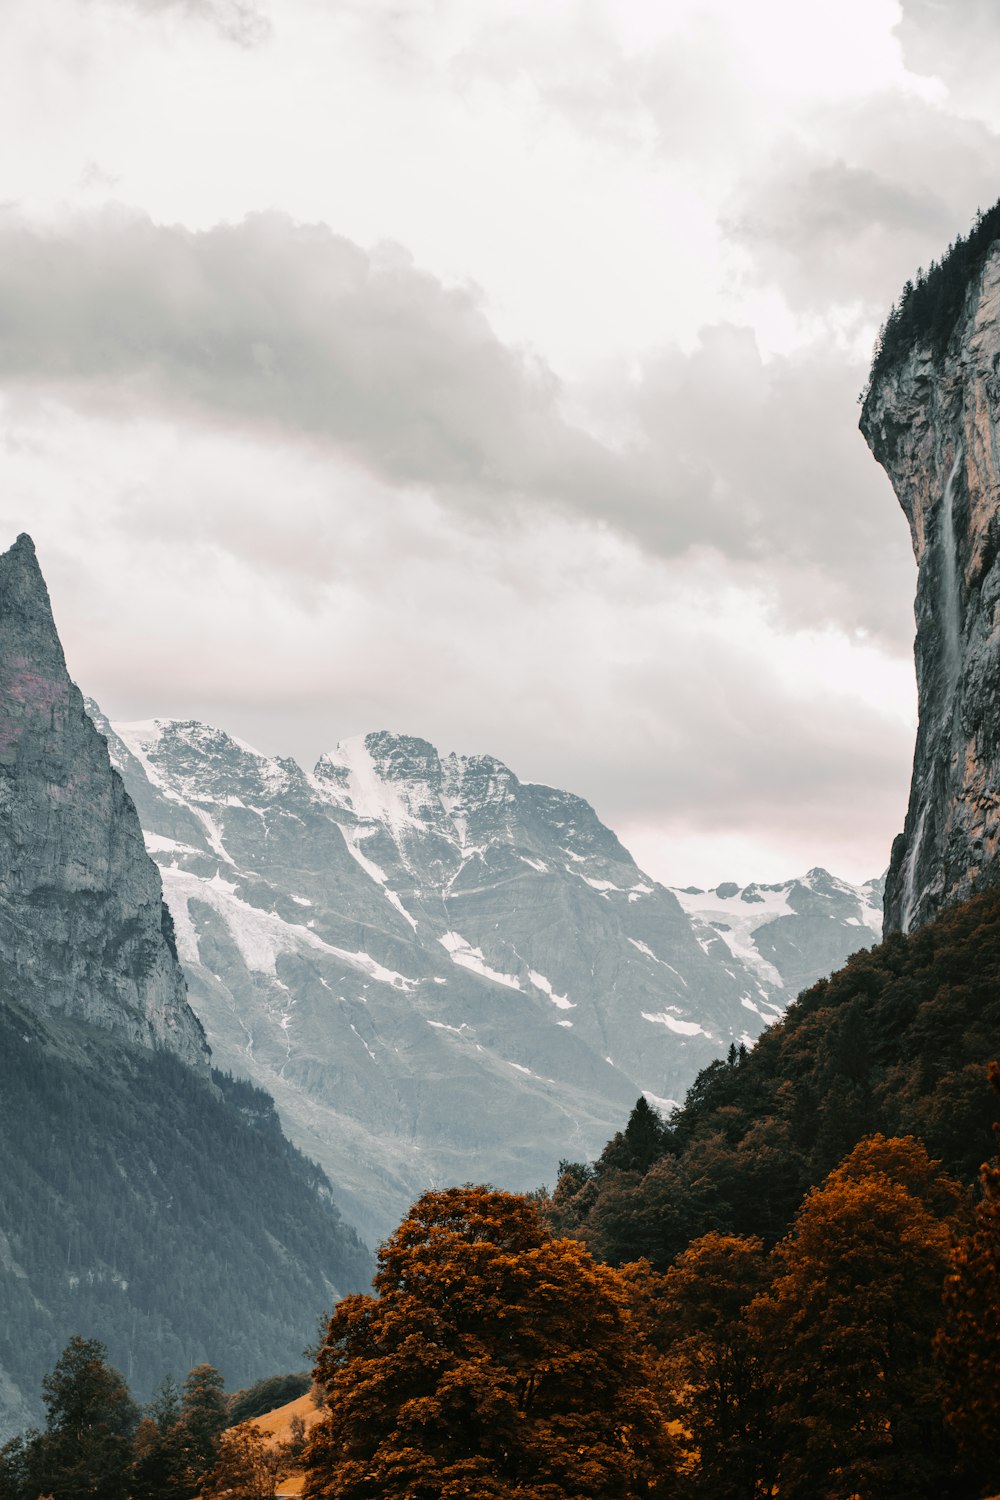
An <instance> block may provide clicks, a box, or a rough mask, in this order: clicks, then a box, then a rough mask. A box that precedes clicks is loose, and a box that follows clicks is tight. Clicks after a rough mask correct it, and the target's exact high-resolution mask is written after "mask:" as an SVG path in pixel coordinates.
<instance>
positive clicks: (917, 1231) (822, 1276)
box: [753, 1136, 963, 1500]
mask: <svg viewBox="0 0 1000 1500" xmlns="http://www.w3.org/2000/svg"><path fill="white" fill-rule="evenodd" d="M962 1202H963V1198H962V1193H961V1190H960V1189H959V1188H958V1186H957V1184H955V1183H954V1182H952V1181H951V1180H950V1179H949V1178H947V1177H945V1176H944V1175H943V1174H942V1173H941V1172H940V1170H939V1164H938V1163H936V1162H932V1161H931V1160H930V1159H929V1158H928V1156H927V1152H926V1151H925V1149H924V1147H923V1146H922V1145H921V1144H920V1142H918V1141H916V1140H913V1139H901V1140H892V1139H886V1138H885V1137H883V1136H875V1137H872V1138H871V1139H869V1140H866V1141H862V1142H861V1143H860V1144H859V1145H858V1146H856V1147H855V1149H854V1150H853V1151H852V1152H851V1153H850V1155H849V1156H848V1157H847V1158H846V1159H845V1161H844V1162H843V1163H842V1164H841V1165H840V1167H838V1168H837V1169H836V1170H835V1171H833V1172H831V1173H830V1175H829V1176H828V1177H827V1179H826V1180H825V1182H823V1183H822V1184H821V1185H820V1186H819V1187H818V1188H814V1189H813V1191H812V1192H811V1193H810V1194H809V1195H808V1197H807V1198H806V1200H805V1202H804V1204H803V1205H802V1208H801V1209H800V1211H799V1213H798V1216H797V1218H796V1220H795V1224H794V1226H793V1229H792V1232H791V1234H790V1235H789V1236H788V1237H787V1239H785V1240H784V1241H782V1243H781V1244H780V1245H779V1246H778V1247H777V1249H776V1250H775V1252H774V1258H775V1262H776V1269H777V1275H776V1278H775V1280H774V1282H773V1284H772V1287H771V1289H770V1291H769V1292H767V1293H766V1294H765V1295H764V1296H763V1297H762V1298H760V1299H759V1300H758V1302H757V1303H756V1304H755V1306H754V1309H753V1322H754V1325H755V1327H756V1329H757V1332H758V1334H759V1336H760V1339H761V1342H762V1348H763V1349H764V1351H765V1358H766V1364H767V1370H768V1377H769V1379H770V1380H771V1382H772V1384H773V1396H774V1402H775V1414H776V1417H777V1420H778V1424H779V1425H778V1444H779V1448H780V1449H781V1452H782V1457H781V1469H780V1474H779V1476H778V1490H779V1492H780V1494H781V1495H782V1497H783V1500H807V1497H808V1500H813V1497H815V1496H818V1495H822V1496H824V1497H826V1500H852V1497H856V1496H859V1495H862V1496H868V1495H880V1496H899V1497H903V1496H905V1497H907V1500H917V1497H926V1500H938V1497H940V1496H941V1495H943V1494H951V1493H956V1491H954V1490H952V1489H951V1488H949V1486H950V1484H951V1478H952V1474H953V1469H952V1461H951V1458H950V1451H949V1447H948V1444H947V1443H946V1441H945V1437H944V1429H943V1414H942V1406H941V1395H942V1393H941V1389H940V1383H939V1381H938V1380H937V1378H936V1375H935V1372H934V1370H933V1367H932V1362H931V1346H932V1340H933V1337H934V1332H935V1328H936V1326H937V1324H938V1321H939V1318H940V1309H941V1286H942V1282H943V1279H944V1274H945V1271H946V1270H947V1266H948V1252H949V1246H950V1232H949V1228H950V1224H951V1223H952V1222H954V1220H955V1218H956V1216H957V1215H958V1214H959V1213H960V1211H961V1206H962Z"/></svg>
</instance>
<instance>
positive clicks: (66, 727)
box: [0, 534, 208, 1067]
mask: <svg viewBox="0 0 1000 1500" xmlns="http://www.w3.org/2000/svg"><path fill="white" fill-rule="evenodd" d="M164 925H165V924H164V919H163V912H162V895H161V884H160V875H159V871H158V870H157V868H156V865H155V864H154V863H153V861H152V860H151V859H150V858H149V856H148V855H147V854H146V850H145V847H144V845H143V839H142V831H141V829H140V827H139V820H138V817H137V815H136V811H135V808H134V806H133V804H132V801H131V799H130V798H129V796H128V795H127V793H126V791H125V788H124V786H123V784H122V781H121V778H120V777H119V775H118V773H117V772H116V771H114V770H113V769H112V766H111V762H110V760H109V758H108V750H107V745H106V743H105V741H104V740H103V739H102V738H101V736H100V735H99V734H98V732H97V730H96V729H95V728H94V726H93V724H92V723H91V722H90V719H89V718H88V717H87V715H86V712H85V711H84V706H83V698H82V696H81V694H80V691H79V689H78V688H77V687H76V685H75V684H74V683H73V682H72V681H71V680H70V677H69V674H68V672H67V670H66V661H65V657H64V656H63V650H62V646H61V644H60V641H59V636H58V633H57V631H56V627H55V622H54V620H53V617H52V608H51V604H50V602H49V595H48V590H47V589H46V587H45V581H44V579H43V577H42V574H41V570H40V568H39V566H38V561H37V558H36V556H35V548H34V544H33V542H32V540H31V538H30V537H29V536H27V535H25V534H22V535H21V536H19V537H18V539H17V541H16V542H15V543H14V545H13V547H11V548H10V550H9V551H8V552H6V553H4V554H3V555H2V556H0V982H2V984H3V989H4V992H5V998H7V999H10V1000H12V1001H14V1002H18V1003H21V1004H24V1005H26V1006H29V1007H30V1008H32V1009H35V1010H39V1009H44V1010H52V1011H56V1012H60V1013H63V1014H67V1015H72V1016H75V1017H77V1018H79V1019H80V1020H83V1021H86V1022H89V1023H91V1024H93V1025H96V1026H99V1027H101V1028H102V1029H104V1030H107V1031H111V1032H113V1033H115V1034H116V1035H119V1036H122V1037H125V1038H127V1039H128V1040H130V1041H132V1042H135V1043H138V1044H139V1045H142V1046H147V1047H164V1048H167V1049H169V1050H171V1051H173V1052H175V1053H176V1054H177V1055H178V1056H179V1057H181V1058H183V1059H184V1061H186V1062H189V1063H194V1064H196V1065H198V1066H202V1067H204V1066H205V1065H207V1060H208V1049H207V1047H206V1044H205V1040H204V1034H203V1032H202V1029H201V1025H200V1023H199V1022H198V1020H197V1018H196V1017H195V1015H194V1013H193V1012H192V1011H191V1009H190V1007H189V1006H188V1003H187V996H186V989H185V984H184V979H183V976H182V974H181V971H180V968H179V966H178V964H177V961H176V958H175V956H174V954H173V952H172V951H171V947H170V944H169V942H168V940H167V939H166V937H165V936H164V931H163V928H164ZM41 976H44V980H42V978H41Z"/></svg>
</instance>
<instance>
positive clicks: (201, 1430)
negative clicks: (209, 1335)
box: [177, 1364, 229, 1484]
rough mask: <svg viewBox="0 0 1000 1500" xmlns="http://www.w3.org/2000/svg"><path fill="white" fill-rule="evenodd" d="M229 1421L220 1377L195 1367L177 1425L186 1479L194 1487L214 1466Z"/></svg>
mask: <svg viewBox="0 0 1000 1500" xmlns="http://www.w3.org/2000/svg"><path fill="white" fill-rule="evenodd" d="M228 1419H229V1408H228V1402H227V1401H226V1393H225V1388H224V1385H223V1380H222V1376H221V1375H220V1374H219V1372H218V1370H217V1369H216V1368H215V1366H214V1365H208V1364H202V1365H195V1367H194V1369H193V1370H191V1371H190V1372H189V1374H188V1377H187V1379H186V1380H185V1382H184V1386H183V1390H182V1397H181V1410H180V1417H179V1420H178V1423H177V1427H178V1432H179V1434H180V1438H181V1444H182V1448H183V1453H184V1461H185V1465H186V1471H187V1475H188V1478H189V1480H190V1481H192V1482H194V1483H195V1484H197V1483H198V1482H199V1481H200V1480H201V1478H202V1476H203V1475H205V1474H207V1473H208V1471H209V1470H210V1469H211V1468H212V1466H213V1464H214V1463H215V1461H216V1458H217V1457H218V1452H219V1438H220V1436H221V1434H222V1432H223V1429H224V1428H225V1426H226V1423H227V1421H228Z"/></svg>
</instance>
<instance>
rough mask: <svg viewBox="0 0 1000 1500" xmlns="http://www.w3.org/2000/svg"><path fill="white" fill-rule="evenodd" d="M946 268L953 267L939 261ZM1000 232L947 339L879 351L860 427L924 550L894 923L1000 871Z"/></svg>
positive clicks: (892, 897) (895, 927) (891, 886)
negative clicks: (909, 773) (912, 738)
mask: <svg viewBox="0 0 1000 1500" xmlns="http://www.w3.org/2000/svg"><path fill="white" fill-rule="evenodd" d="M938 274H939V275H941V278H942V280H943V279H944V276H945V275H946V274H947V263H946V268H945V271H943V272H939V273H938ZM998 418H1000V241H995V242H994V243H993V244H992V246H990V247H989V249H988V251H987V253H986V254H985V257H984V259H983V260H982V261H981V262H980V263H979V264H978V265H977V266H976V267H975V269H974V271H973V272H972V274H971V275H970V278H969V281H968V284H967V286H966V288H965V291H964V301H963V302H961V304H960V310H959V311H958V315H957V321H956V322H955V324H954V326H953V327H952V328H951V329H950V333H949V336H948V337H947V338H946V339H942V338H940V337H938V338H937V339H933V340H932V338H931V337H930V335H929V334H928V335H927V336H926V337H924V336H922V335H921V334H920V332H919V329H918V330H916V331H915V333H914V336H913V337H912V339H911V341H910V343H909V346H908V347H905V348H903V349H901V350H896V349H894V350H893V355H892V358H891V359H889V360H887V359H885V358H884V357H883V358H882V359H881V360H880V361H878V362H877V364H876V370H875V374H874V376H873V380H872V385H871V388H870V390H869V392H868V395H867V398H866V400H865V404H864V409H863V412H862V418H861V430H862V432H863V433H864V436H865V438H866V439H867V441H868V444H869V446H870V448H871V450H872V452H873V453H874V455H875V457H876V458H877V460H878V461H879V463H880V464H881V465H882V466H883V468H884V469H885V470H886V472H887V474H888V475H889V478H890V479H891V481H892V485H893V488H894V489H895V491H896V495H897V497H898V499H899V503H900V505H901V506H902V508H903V511H904V513H905V515H906V518H907V520H908V522H909V525H910V534H911V537H912V541H913V550H914V553H915V555H916V559H917V566H918V577H917V594H916V606H915V612H916V626H917V634H916V645H915V655H916V671H917V685H918V693H919V712H920V716H919V727H918V730H917V743H916V750H915V754H914V763H913V779H912V783H911V788H910V801H909V807H908V810H907V814H906V822H905V826H904V829H903V832H902V833H901V834H900V835H899V837H898V838H897V839H896V841H895V843H894V845H893V850H892V860H891V865H890V870H889V876H888V881H887V886H886V898H885V925H886V930H887V931H903V932H906V931H909V930H910V929H912V928H913V927H915V926H917V925H919V924H920V923H922V922H925V921H926V920H927V919H928V918H930V917H932V916H934V915H935V914H936V913H937V912H939V911H940V910H941V909H942V907H944V906H947V905H951V904H952V903H954V902H958V901H962V900H965V899H966V898H967V897H969V896H970V895H972V894H973V893H975V892H976V891H978V890H980V889H982V888H984V887H985V886H989V885H993V884H995V883H997V882H998V881H1000V863H998V860H997V855H998V852H1000V692H998V686H1000V676H998V673H1000V445H998V432H997V423H998Z"/></svg>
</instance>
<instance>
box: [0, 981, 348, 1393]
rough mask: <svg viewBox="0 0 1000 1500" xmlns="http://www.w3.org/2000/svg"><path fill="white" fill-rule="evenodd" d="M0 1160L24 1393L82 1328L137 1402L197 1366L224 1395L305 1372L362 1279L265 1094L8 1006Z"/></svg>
mask: <svg viewBox="0 0 1000 1500" xmlns="http://www.w3.org/2000/svg"><path fill="white" fill-rule="evenodd" d="M0 1153H2V1159H3V1163H4V1165H3V1172H2V1174H0V1295H2V1300H3V1307H4V1317H3V1319H2V1320H0V1367H2V1368H3V1369H4V1370H5V1371H6V1372H7V1374H8V1375H9V1376H10V1377H12V1378H13V1380H14V1382H15V1383H16V1385H17V1386H18V1387H20V1390H21V1392H22V1393H23V1394H24V1395H25V1396H30V1397H35V1398H37V1393H38V1391H39V1388H40V1382H41V1378H42V1375H43V1374H44V1372H45V1371H46V1370H47V1369H50V1368H51V1366H52V1365H53V1363H54V1361H55V1359H56V1357H57V1356H58V1354H59V1352H60V1350H61V1349H62V1348H63V1346H64V1344H65V1343H66V1340H67V1338H68V1337H69V1336H70V1335H71V1334H73V1333H76V1332H80V1331H83V1332H85V1334H86V1336H87V1337H96V1338H99V1339H101V1340H102V1341H103V1342H104V1343H106V1344H107V1346H108V1350H109V1353H110V1356H111V1358H112V1360H113V1362H114V1363H115V1364H116V1365H118V1366H119V1367H120V1368H121V1370H122V1371H123V1372H124V1373H125V1375H126V1376H127V1378H128V1381H129V1384H130V1385H131V1386H132V1388H133V1389H134V1390H135V1392H136V1394H137V1395H138V1396H140V1397H141V1398H147V1397H148V1396H149V1395H150V1394H151V1392H152V1390H153V1388H154V1386H155V1385H156V1384H157V1383H158V1382H159V1381H160V1380H161V1379H162V1378H163V1377H164V1376H165V1375H166V1374H167V1373H168V1372H169V1373H173V1374H174V1375H178V1376H179V1375H180V1374H182V1373H183V1372H184V1371H185V1370H187V1369H189V1368H190V1367H191V1366H193V1365H196V1364H198V1363H199V1362H201V1361H206V1360H207V1361H209V1362H211V1363H212V1364H214V1365H217V1366H218V1367H219V1368H220V1370H222V1372H223V1373H224V1375H225V1377H226V1380H227V1382H228V1383H229V1384H230V1385H231V1386H238V1385H246V1384H248V1383H249V1382H250V1381H251V1380H253V1379H255V1378H257V1377H259V1376H263V1375H269V1374H271V1373H273V1371H274V1369H275V1368H281V1367H282V1366H284V1367H285V1368H300V1367H301V1366H302V1363H303V1349H304V1347H305V1346H306V1345H307V1344H309V1343H311V1342H312V1340H313V1338H314V1337H315V1331H316V1323H317V1319H318V1317H319V1316H320V1314H321V1313H322V1312H323V1310H324V1309H325V1308H327V1307H328V1306H329V1304H330V1301H331V1299H332V1298H333V1297H334V1296H336V1295H337V1294H340V1293H343V1292H345V1291H348V1290H351V1289H354V1288H357V1287H361V1286H364V1285H365V1284H366V1282H367V1280H368V1277H369V1275H370V1258H369V1254H368V1251H367V1250H366V1249H365V1248H364V1246H362V1244H361V1243H360V1241H359V1240H358V1239H357V1237H356V1236H355V1234H354V1232H353V1231H352V1230H350V1229H349V1228H348V1227H347V1226H345V1225H344V1224H343V1222H342V1221H341V1220H340V1217H339V1214H338V1212H337V1209H336V1207H335V1206H334V1204H333V1203H332V1200H331V1195H330V1190H329V1185H328V1184H327V1182H326V1179H325V1178H324V1177H323V1176H322V1174H321V1173H320V1172H319V1170H318V1169H317V1168H316V1167H314V1166H313V1164H312V1163H310V1162H308V1161H307V1160H306V1158H305V1157H303V1156H302V1155H301V1154H300V1153H299V1152H298V1151H296V1150H295V1149H294V1148H293V1147H292V1146H290V1145H289V1143H288V1142H287V1141H286V1140H285V1139H284V1137H283V1136H282V1134H281V1131H280V1128H279V1125H278V1120H277V1116H276V1114H275V1112H274V1106H273V1103H272V1101H271V1100H270V1098H269V1097H268V1096H267V1095H266V1094H264V1093H262V1092H261V1091H260V1090H258V1089H256V1088H254V1087H253V1086H251V1085H250V1084H247V1083H245V1082H243V1081H234V1080H232V1079H230V1078H228V1077H227V1076H224V1075H222V1074H219V1073H217V1072H216V1073H214V1074H213V1075H212V1081H209V1080H207V1079H204V1078H202V1077H201V1076H199V1075H198V1074H197V1073H195V1071H194V1070H193V1069H191V1068H188V1067H187V1066H185V1064H183V1063H181V1062H180V1061H178V1059H176V1058H175V1057H173V1056H172V1055H170V1054H169V1053H167V1052H163V1051H157V1052H153V1051H149V1050H147V1049H142V1048H134V1047H130V1046H129V1045H128V1044H125V1043H117V1042H115V1041H114V1040H113V1039H111V1038H109V1037H108V1035H107V1034H106V1033H104V1032H95V1031H93V1030H91V1029H89V1028H88V1027H87V1026H86V1025H85V1024H82V1023H74V1022H63V1023H58V1024H57V1023H55V1022H50V1021H49V1020H48V1019H39V1018H38V1017H35V1016H32V1015H30V1014H29V1013H27V1012H25V1011H23V1010H21V1009H19V1008H18V1007H17V1006H14V1005H11V1004H0ZM36 1409H37V1408H36Z"/></svg>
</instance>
